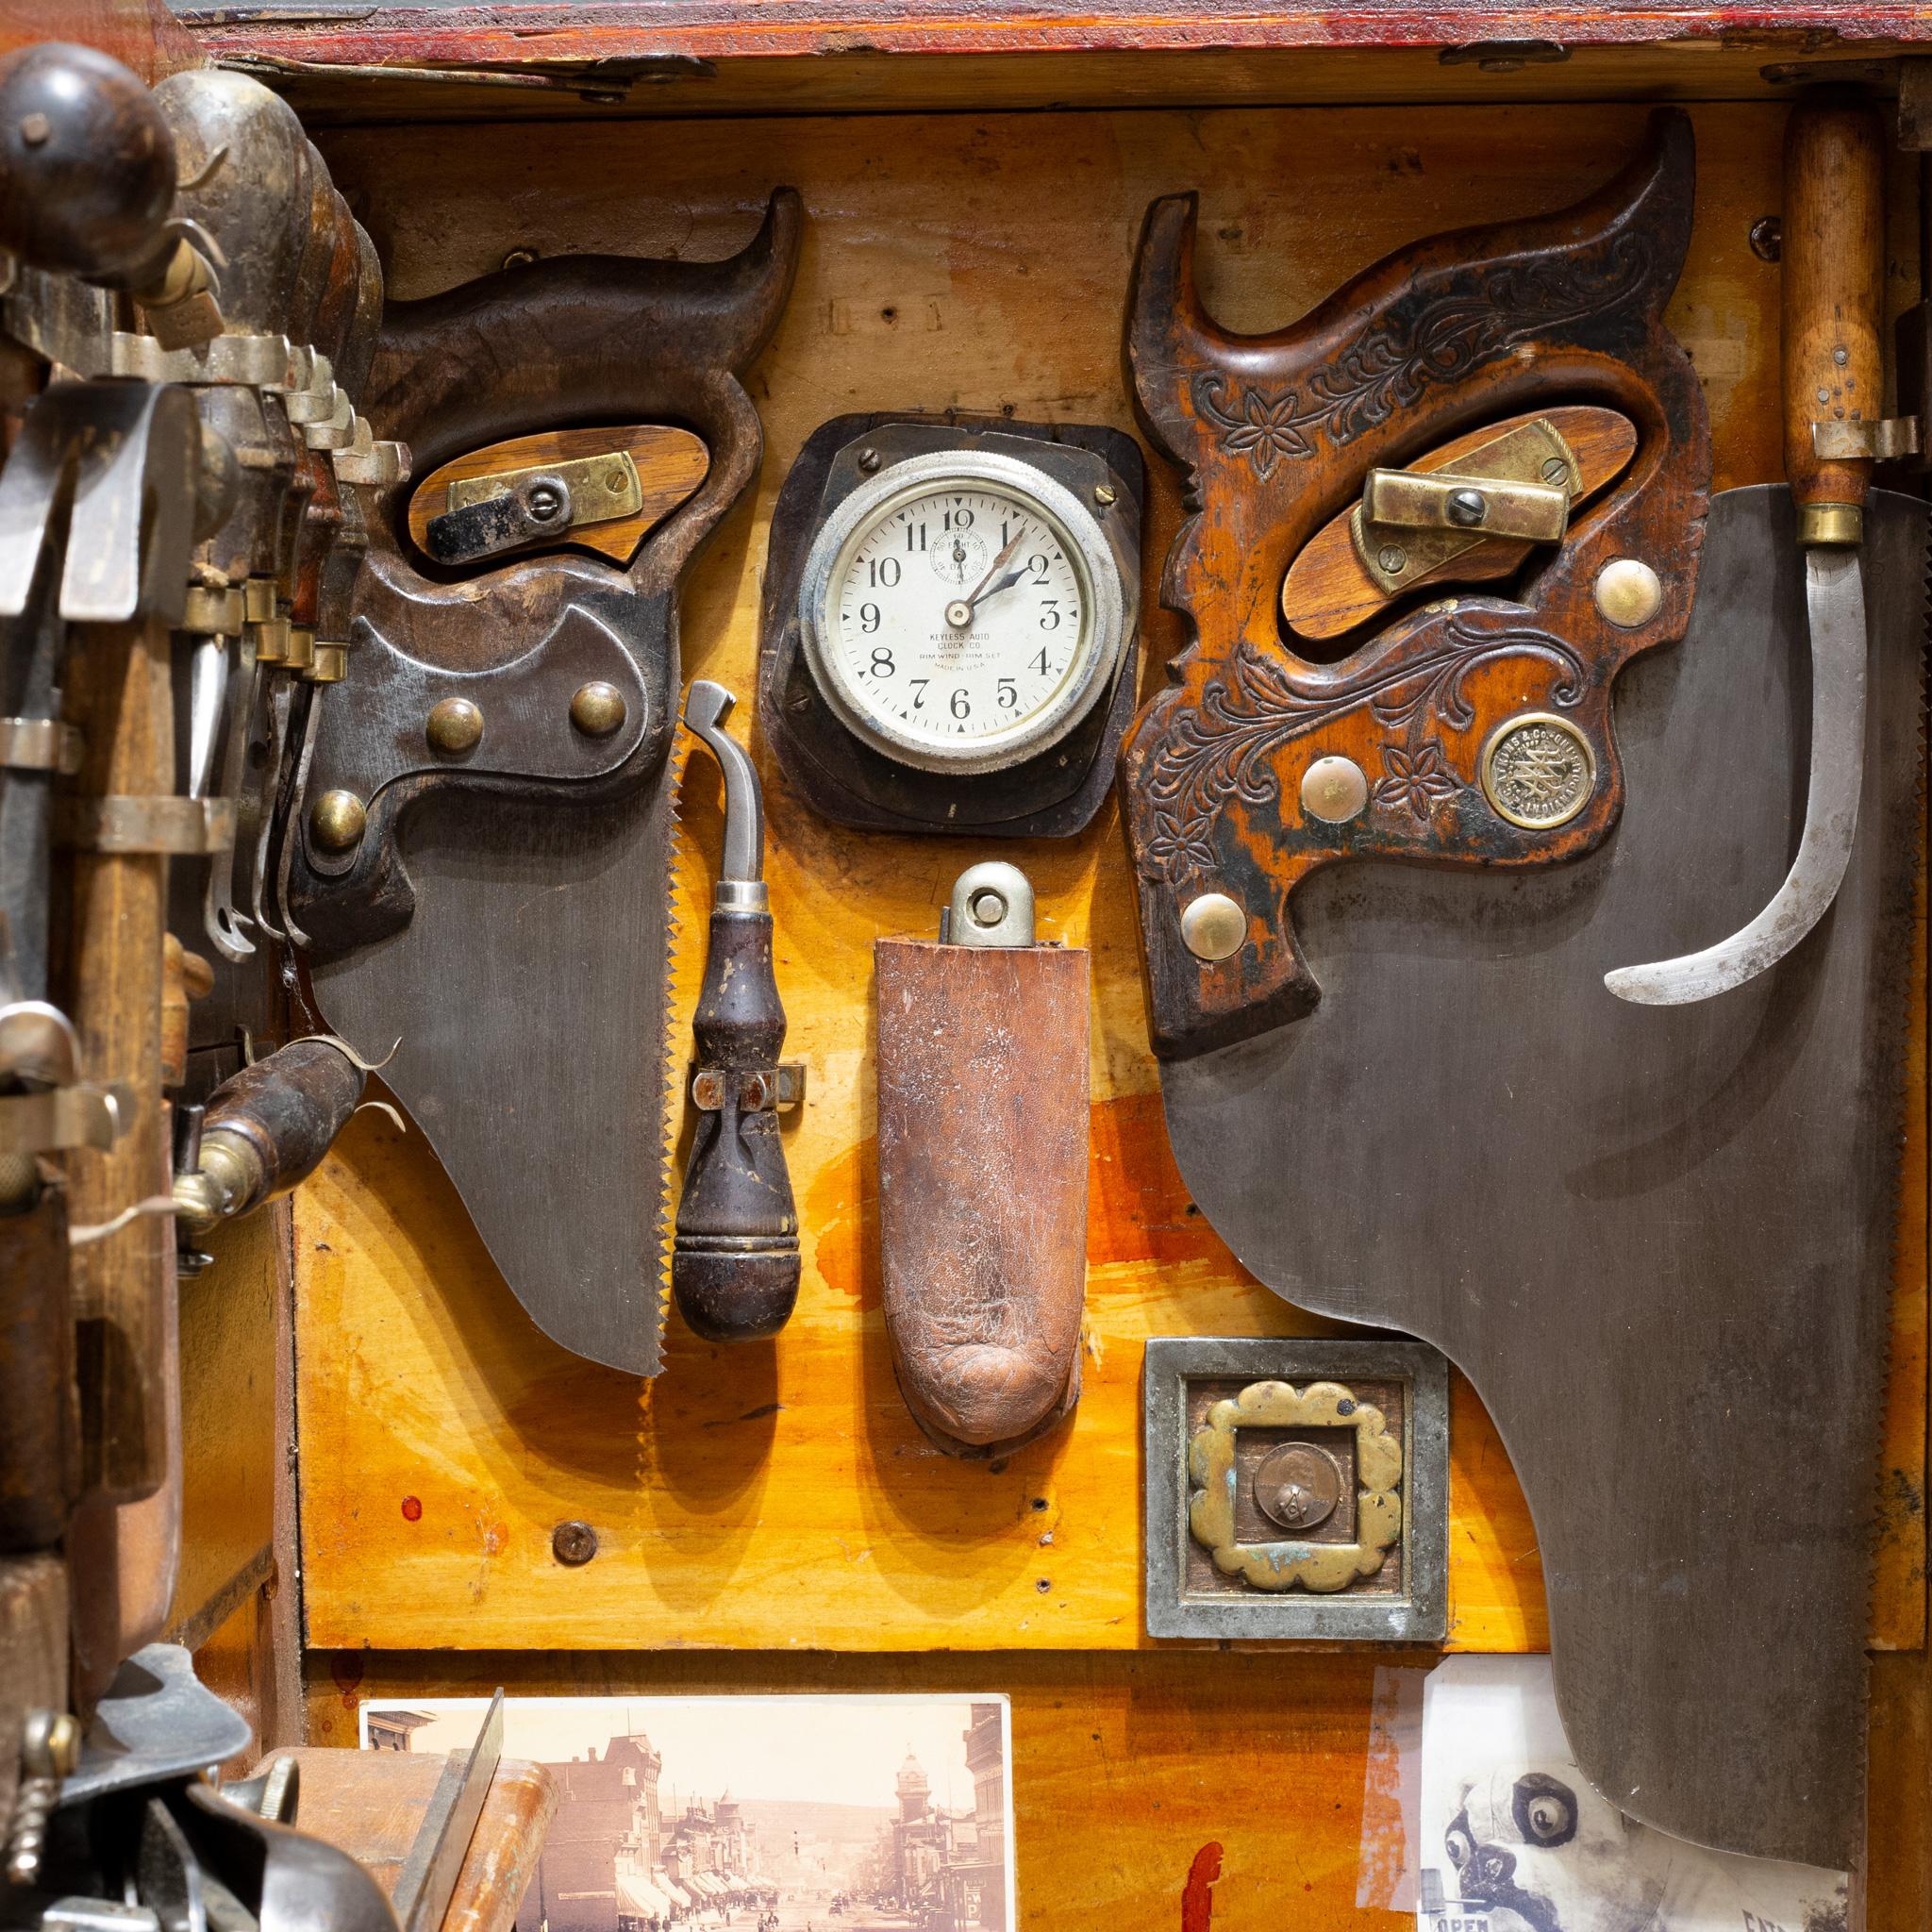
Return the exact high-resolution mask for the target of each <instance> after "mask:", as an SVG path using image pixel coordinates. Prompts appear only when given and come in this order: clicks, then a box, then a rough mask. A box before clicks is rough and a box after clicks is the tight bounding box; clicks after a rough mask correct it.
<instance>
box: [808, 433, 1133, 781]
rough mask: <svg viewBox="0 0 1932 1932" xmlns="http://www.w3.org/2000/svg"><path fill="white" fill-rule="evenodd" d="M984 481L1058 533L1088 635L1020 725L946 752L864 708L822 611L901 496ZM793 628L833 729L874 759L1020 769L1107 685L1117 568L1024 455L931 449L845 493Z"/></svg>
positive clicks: (1075, 500) (1117, 613)
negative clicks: (855, 553)
mask: <svg viewBox="0 0 1932 1932" xmlns="http://www.w3.org/2000/svg"><path fill="white" fill-rule="evenodd" d="M955 482H957V483H961V484H964V485H966V486H967V487H969V488H970V487H974V486H981V487H983V486H985V485H987V484H992V485H994V486H996V487H998V488H1001V489H1004V490H1006V491H1010V492H1011V493H1012V494H1014V495H1016V496H1018V497H1021V498H1022V499H1023V500H1024V501H1025V502H1026V503H1027V504H1028V505H1029V506H1030V507H1031V508H1032V510H1033V513H1034V514H1035V515H1038V516H1040V517H1041V519H1042V520H1043V521H1044V522H1046V523H1047V524H1049V525H1052V526H1054V527H1055V528H1057V529H1058V533H1059V537H1060V541H1061V543H1062V545H1063V547H1064V548H1065V550H1066V553H1067V556H1068V558H1069V560H1070V561H1071V562H1072V563H1073V566H1074V575H1075V576H1076V577H1078V578H1079V579H1080V583H1081V595H1082V598H1083V602H1084V612H1085V618H1086V635H1085V638H1084V640H1083V642H1082V647H1081V659H1080V661H1079V662H1078V663H1077V668H1076V669H1075V670H1074V672H1073V673H1072V674H1070V675H1068V677H1067V678H1066V679H1065V681H1064V682H1063V683H1062V684H1061V686H1060V688H1059V691H1058V694H1057V695H1056V696H1055V697H1054V698H1053V699H1052V700H1051V702H1050V703H1049V704H1047V705H1045V706H1043V707H1042V708H1041V709H1040V710H1038V711H1036V712H1034V713H1033V714H1032V715H1031V716H1030V717H1029V718H1028V719H1026V720H1025V721H1024V724H1023V725H1015V726H1012V727H1009V728H1008V729H1007V730H1004V731H1001V732H998V733H994V734H991V735H989V736H987V737H985V738H980V739H975V740H974V741H973V742H972V744H971V745H970V746H967V745H959V746H958V747H952V746H947V745H945V744H944V743H943V742H940V743H935V742H934V741H930V740H928V739H925V738H924V737H917V736H914V735H913V734H911V733H909V732H908V731H906V730H904V729H903V728H902V727H901V726H900V725H899V724H898V722H897V721H896V720H895V719H892V718H891V717H890V716H885V715H882V714H880V713H878V712H876V711H874V710H873V709H871V708H870V707H869V706H868V704H867V702H866V699H865V697H864V694H863V693H862V692H861V691H858V690H856V689H855V688H854V687H853V686H852V685H851V684H850V682H849V681H848V679H847V678H846V676H845V673H844V667H843V665H842V663H841V659H840V654H839V652H838V649H837V645H836V641H835V640H834V639H833V638H832V636H831V630H832V625H831V623H830V610H829V605H830V600H831V598H832V597H833V596H834V595H835V594H836V585H837V582H838V566H839V564H840V561H841V558H844V557H845V555H846V554H847V552H848V550H849V548H850V547H851V546H852V545H853V544H854V543H855V542H856V541H859V540H860V539H861V537H862V534H863V533H864V532H866V531H868V530H869V529H870V528H871V527H872V526H873V525H874V524H876V523H877V522H879V521H880V520H881V519H882V518H883V517H884V516H887V515H890V514H891V511H892V510H893V509H895V508H898V507H899V505H900V504H901V503H902V502H904V501H905V500H906V499H908V497H918V496H924V495H928V494H930V493H932V491H935V490H938V489H942V488H943V487H944V486H945V485H946V484H948V483H955ZM798 627H799V635H800V640H801V641H802V643H803V645H804V649H805V657H806V662H807V665H808V668H809V670H810V673H811V676H812V680H813V682H814V683H815V684H816V685H817V687H818V689H819V691H820V694H821V695H822V696H823V697H824V700H825V703H826V705H827V707H828V708H830V710H831V711H832V714H833V715H834V716H835V717H836V718H837V719H838V720H839V722H840V723H841V724H843V725H844V726H845V728H846V729H847V730H848V731H850V732H851V733H852V734H853V736H854V737H855V738H857V739H858V740H859V741H861V742H862V743H865V744H868V745H870V746H871V747H872V748H873V749H874V751H876V752H878V753H879V754H880V755H881V756H882V757H885V758H891V759H893V760H895V761H896V762H898V763H900V764H903V765H909V766H911V767H912V768H913V769H914V770H917V771H923V772H938V773H957V774H985V773H990V772H1002V771H1006V770H1008V769H1009V768H1011V767H1013V766H1016V765H1020V764H1024V762H1025V761H1026V760H1027V759H1029V758H1037V757H1039V756H1040V754H1041V752H1043V751H1047V750H1050V749H1051V748H1052V747H1053V746H1054V745H1056V744H1058V742H1059V741H1061V740H1062V739H1064V738H1065V737H1066V736H1067V735H1068V734H1069V733H1070V732H1072V731H1073V730H1074V728H1075V726H1077V725H1078V724H1080V722H1081V720H1082V719H1083V718H1085V717H1086V716H1087V714H1088V713H1089V711H1091V709H1092V708H1093V705H1094V704H1095V702H1096V701H1097V699H1098V698H1099V697H1100V696H1101V695H1102V694H1103V693H1104V691H1106V690H1107V689H1108V687H1109V686H1110V684H1111V682H1112V680H1113V676H1114V674H1115V672H1116V671H1117V670H1118V668H1119V666H1120V661H1121V652H1122V650H1123V648H1124V644H1125V641H1126V621H1125V609H1124V599H1123V597H1122V594H1121V585H1120V569H1119V564H1118V562H1117V561H1116V559H1115V556H1114V553H1113V549H1112V547H1111V545H1110V544H1109V543H1108V538H1107V533H1106V532H1105V530H1103V529H1102V527H1101V525H1100V521H1099V519H1098V518H1097V517H1096V516H1095V515H1094V513H1093V511H1092V510H1091V508H1089V507H1088V506H1087V505H1086V504H1084V503H1082V502H1081V501H1080V499H1079V497H1078V496H1076V495H1075V494H1074V491H1071V490H1069V489H1068V488H1067V487H1066V486H1065V485H1064V484H1063V483H1061V482H1060V481H1058V478H1056V477H1054V476H1050V475H1047V474H1046V473H1045V472H1044V471H1043V470H1041V469H1040V468H1038V467H1037V466H1036V465H1034V464H1032V463H1029V462H1027V461H1025V460H1024V458H1019V457H1010V456H1007V455H1005V454H1003V453H995V452H991V451H985V450H960V451H951V450H939V451H932V452H930V453H928V454H926V455H923V456H915V457H908V458H904V459H902V460H900V461H898V462H895V463H891V464H890V465H888V466H887V467H885V468H883V469H881V470H880V471H879V472H878V474H877V475H874V476H871V477H868V478H867V479H866V481H865V482H864V483H862V484H860V485H859V486H858V488H857V489H855V490H853V491H851V492H850V493H849V494H848V495H847V496H845V497H844V498H843V499H842V500H841V502H840V503H839V505H838V506H837V508H834V509H833V510H832V512H831V514H830V515H829V516H828V517H827V518H826V519H825V521H824V525H822V526H821V528H820V530H819V532H818V534H817V536H816V537H815V538H814V539H813V541H812V544H811V548H810V551H809V553H808V557H807V559H806V565H805V571H804V574H803V575H802V577H801V579H800V582H799V591H798Z"/></svg>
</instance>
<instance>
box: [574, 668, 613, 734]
mask: <svg viewBox="0 0 1932 1932" xmlns="http://www.w3.org/2000/svg"><path fill="white" fill-rule="evenodd" d="M624 720H625V702H624V693H623V692H622V691H619V690H618V688H617V687H616V686H615V685H614V684H607V683H605V681H604V680H603V679H602V678H601V677H593V678H592V679H591V682H590V683H589V684H580V685H578V686H577V688H576V693H575V696H574V697H573V698H572V699H571V701H570V722H571V723H572V724H575V726H576V727H577V729H578V730H579V731H581V732H582V733H583V734H584V736H585V737H586V738H608V737H609V736H610V734H611V733H612V732H613V731H615V730H617V729H619V727H620V726H622V724H624Z"/></svg>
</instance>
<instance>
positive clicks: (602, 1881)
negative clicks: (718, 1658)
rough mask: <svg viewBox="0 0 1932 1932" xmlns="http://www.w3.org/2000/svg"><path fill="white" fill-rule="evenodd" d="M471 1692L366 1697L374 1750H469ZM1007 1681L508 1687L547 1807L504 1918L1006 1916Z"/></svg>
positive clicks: (660, 1928) (850, 1930)
mask: <svg viewBox="0 0 1932 1932" xmlns="http://www.w3.org/2000/svg"><path fill="white" fill-rule="evenodd" d="M483 1712H484V1704H483V1702H482V1700H479V1699H469V1698H462V1699H448V1700H440V1699H430V1700H424V1701H422V1702H418V1703H415V1704H412V1705H410V1706H409V1707H408V1708H407V1709H399V1708H397V1707H393V1706H375V1707H364V1710H363V1713H362V1718H363V1738H364V1743H365V1745H366V1746H367V1747H368V1748H371V1749H386V1750H405V1751H414V1752H419V1753H424V1752H426V1753H438V1752H444V1751H449V1750H456V1749H464V1748H467V1747H468V1745H469V1743H470V1741H471V1740H472V1739H473V1738H474V1736H475V1730H476V1726H477V1724H479V1723H480V1722H481V1720H482V1717H483ZM1007 1733H1008V1712H1007V1702H1006V1699H1005V1698H1004V1697H996V1696H989V1697H979V1698H959V1697H665V1698H593V1697H585V1698H513V1699H510V1700H509V1701H508V1703H507V1704H506V1706H505V1707H504V1745H503V1749H504V1755H505V1757H523V1758H532V1759H535V1760H537V1761H538V1762H540V1763H542V1764H545V1765H547V1766H548V1767H549V1768H550V1771H551V1773H552V1775H553V1776H554V1777H555V1778H556V1780H557V1784H558V1808H557V1816H556V1819H555V1821H554V1822H553V1824H552V1825H551V1827H550V1833H549V1837H548V1839H547V1840H546V1841H545V1844H544V1849H543V1855H542V1857H541V1860H540V1861H539V1863H538V1867H537V1870H536V1873H535V1875H534V1876H533V1878H532V1880H531V1883H530V1888H529V1890H528V1892H527V1893H526V1894H525V1898H524V1902H523V1905H522V1907H521V1909H520V1910H519V1912H518V1915H517V1932H672V1928H674V1927H675V1928H678V1932H714V1928H720V1927H724V1926H743V1927H745V1928H746V1932H1008V1928H1009V1927H1010V1926H1011V1925H1012V1924H1013V1859H1012V1847H1011V1843H1010V1832H1009V1824H1008V1820H1009V1816H1010V1809H1011V1807H1010V1804H1009V1794H1008V1761H1009V1754H1008V1736H1007Z"/></svg>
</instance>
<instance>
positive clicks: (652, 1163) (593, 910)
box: [311, 637, 678, 1375]
mask: <svg viewBox="0 0 1932 1932" xmlns="http://www.w3.org/2000/svg"><path fill="white" fill-rule="evenodd" d="M668 688H669V689H670V690H671V691H676V690H677V688H678V687H677V654H676V646H675V637H674V640H673V642H672V645H671V662H670V666H669V671H668ZM675 762H676V761H675V760H674V759H672V758H665V759H663V760H662V761H661V762H660V763H659V765H658V769H657V771H656V772H655V773H654V774H652V775H651V777H650V778H649V779H648V780H646V781H645V782H644V784H643V785H641V787H640V788H639V789H638V790H637V791H634V792H632V793H630V794H629V795H627V796H626V797H625V798H623V799H621V800H619V801H617V802H615V803H611V804H606V805H580V804H574V803H571V802H568V801H564V800H554V801H545V802H541V803H510V802H506V801H504V800H500V799H490V800H478V799H477V798H475V796H472V795H467V794H465V793H463V792H460V791H445V792H442V793H440V794H432V795H430V796H428V797H425V798H424V799H421V800H419V801H418V802H417V803H416V805H415V806H414V807H413V808H412V809H411V811H410V813H409V815H408V818H407V819H406V821H405V822H404V824H403V829H402V831H401V834H400V842H401V846H402V853H403V858H404V862H405V864H406V865H407V867H408V872H409V874H410V876H411V878H412V880H413V881H414V884H415V891H416V904H415V909H414V912H413V914H412V916H411V918H410V920H409V923H408V925H406V926H405V927H403V929H402V930H401V931H399V932H396V933H394V934H392V935H391V937H389V938H388V939H386V940H383V941H380V942H378V943H377V944H375V945H372V946H368V947H365V948H364V949H362V950H361V951H359V952H356V953H352V954H350V955H348V956H347V957H346V958H341V959H337V960H334V961H330V962H325V963H322V962H319V963H317V964H316V965H315V966H314V967H313V969H312V975H311V980H312V986H313V990H314V992H315V996H316V999H317V1001H318V1003H319V1005H320V1007H321V1008H322V1011H323V1014H324V1016H325V1018H326V1020H327V1022H328V1024H329V1025H330V1027H331V1028H332V1030H334V1031H335V1032H337V1033H339V1034H341V1036H342V1038H344V1039H345V1040H348V1041H351V1042H352V1043H354V1044H355V1045H356V1046H357V1048H358V1050H359V1051H361V1052H363V1053H365V1054H367V1055H368V1057H369V1058H370V1059H371V1060H372V1061H379V1060H381V1059H382V1057H383V1055H384V1054H385V1053H387V1052H388V1051H389V1048H390V1043H391V1041H394V1040H396V1039H397V1038H398V1037H400V1040H401V1044H400V1045H399V1046H398V1047H397V1048H396V1051H395V1056H394V1058H392V1059H391V1060H390V1061H389V1063H388V1064H387V1065H385V1066H384V1067H383V1068H382V1078H383V1080H384V1081H385V1082H386V1083H387V1084H388V1086H389V1087H390V1089H391V1091H392V1092H393V1093H394V1094H395V1096H396V1098H397V1099H398V1100H399V1101H401V1102H402V1104H403V1106H404V1107H405V1108H408V1112H409V1115H410V1117H411V1118H412V1119H413V1120H414V1121H415V1123H416V1124H417V1125H418V1126H419V1127H420V1128H421V1129H422V1131H423V1134H424V1137H425V1139H426V1140H427V1141H428V1142H429V1144H430V1145H431V1146H432V1147H433V1148H434V1149H435V1150H436V1154H437V1157H438V1158H439V1159H440V1160H441V1162H442V1164H443V1167H444V1168H445V1169H446V1171H447V1172H448V1174H449V1175H450V1178H451V1179H452V1180H453V1181H454V1182H455V1184H456V1187H457V1190H458V1192H459V1193H460V1194H461V1195H462V1197H463V1202H464V1205H465V1206H466V1207H467V1208H469V1210H470V1213H471V1216H472V1218H473V1219H474V1220H475V1224H476V1228H477V1232H478V1233H479V1234H481V1235H482V1237H483V1240H484V1241H485V1243H486V1244H487V1245H488V1247H489V1249H490V1252H491V1257H492V1258H493V1259H494V1260H495V1262H496V1265H497V1267H498V1268H500V1269H501V1270H502V1271H503V1274H504V1277H505V1279H506V1280H507V1281H508V1283H509V1284H510V1285H511V1287H512V1289H513V1290H514V1291H515V1293H516V1296H517V1299H518V1300H519V1301H521V1302H522V1303H523V1305H524V1307H525V1308H526V1309H527V1310H528V1311H529V1313H530V1316H531V1318H532V1319H533V1320H534V1321H535V1322H536V1324H537V1325H538V1326H539V1327H540V1328H541V1329H542V1330H543V1332H544V1333H545V1334H546V1335H548V1336H549V1337H550V1338H551V1340H552V1341H556V1342H558V1343H559V1344H561V1346H563V1347H564V1348H567V1349H569V1350H570V1351H571V1352H572V1353H573V1354H574V1355H581V1356H585V1357H589V1358H590V1359H591V1360H592V1361H598V1362H603V1363H605V1364H607V1365H608V1366H609V1367H611V1368H614V1369H622V1370H625V1371H627V1372H628V1373H630V1374H640V1375H655V1374H657V1373H658V1368H659V1366H660V1364H661V1342H662V1332H663V1283H664V1280H665V1278H666V1270H667V1268H668V1266H669V1261H668V1252H667V1244H668V1240H669V1229H670V1220H669V1214H668V1211H667V1205H666V1190H667V1179H666V1175H667V1172H668V1163H669V1152H668V1148H667V1144H666V1136H665V1122H666V1106H665V1098H666V1086H665V1082H666V1076H667V1073H668V1066H669V1041H670V1015H669V1011H668V997H669V985H670V944H671V922H670V920H669V918H668V916H667V908H668V907H669V905H670V898H671V883H672V830H673V821H674V810H675V795H676V788H675Z"/></svg>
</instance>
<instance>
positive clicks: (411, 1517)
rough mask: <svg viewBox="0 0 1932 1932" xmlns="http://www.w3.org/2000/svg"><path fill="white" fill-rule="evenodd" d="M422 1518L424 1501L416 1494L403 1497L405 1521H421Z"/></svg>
mask: <svg viewBox="0 0 1932 1932" xmlns="http://www.w3.org/2000/svg"><path fill="white" fill-rule="evenodd" d="M422 1520H423V1505H422V1503H421V1502H420V1501H419V1500H418V1499H417V1498H416V1497H414V1496H405V1497H404V1498H403V1521H404V1522H405V1523H421V1522H422Z"/></svg>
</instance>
